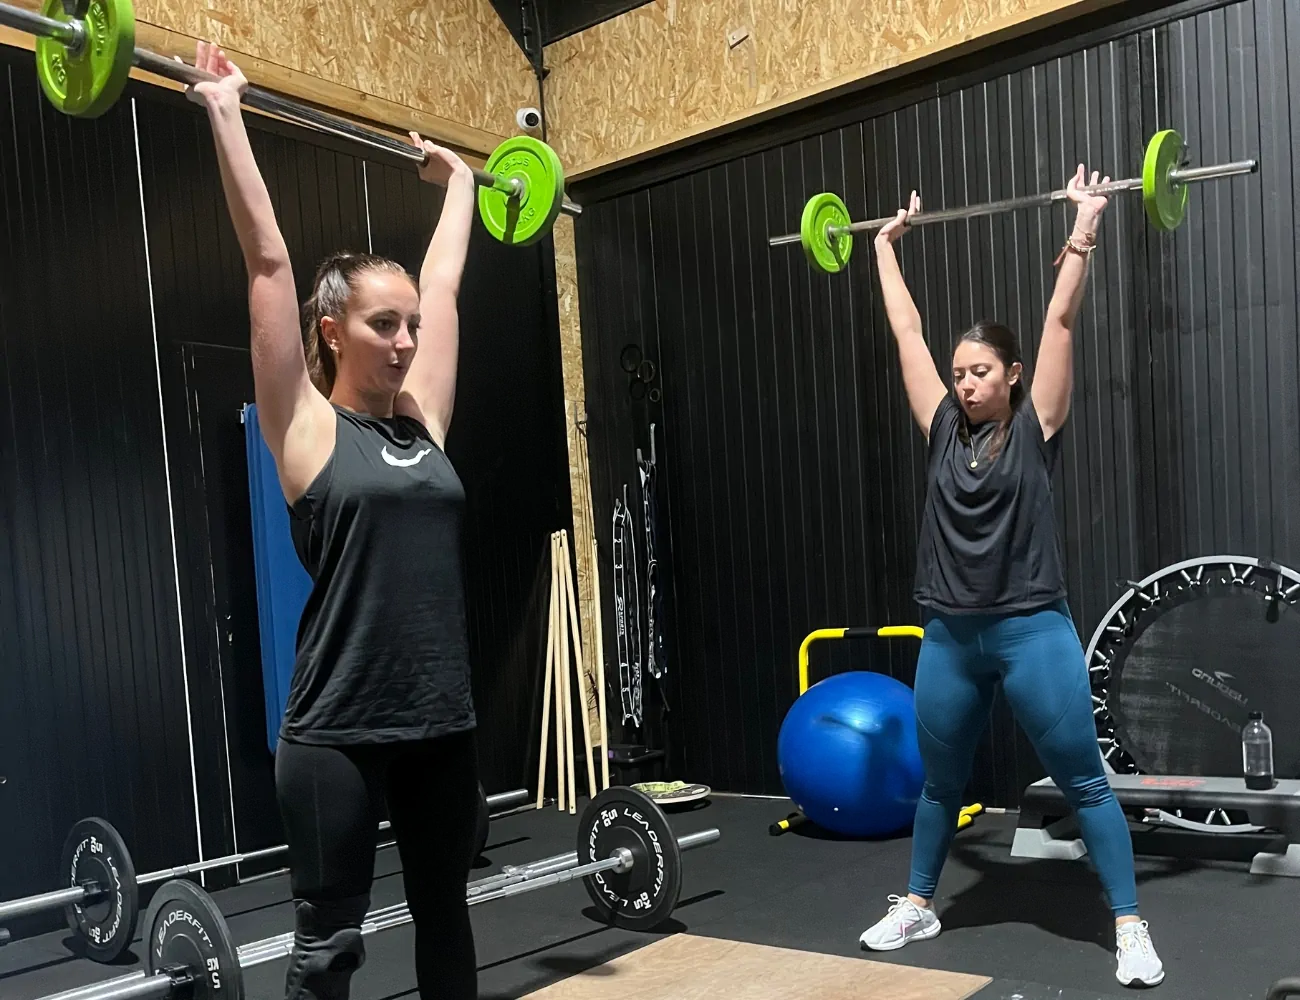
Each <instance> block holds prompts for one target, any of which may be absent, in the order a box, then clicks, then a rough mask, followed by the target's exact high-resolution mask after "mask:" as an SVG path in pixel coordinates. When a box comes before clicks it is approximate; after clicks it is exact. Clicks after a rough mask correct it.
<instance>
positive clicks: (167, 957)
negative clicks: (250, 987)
mask: <svg viewBox="0 0 1300 1000" xmlns="http://www.w3.org/2000/svg"><path fill="white" fill-rule="evenodd" d="M145 929H146V932H147V933H148V935H149V938H148V941H147V942H146V943H147V945H148V948H149V953H148V955H147V957H146V958H145V969H146V971H147V972H148V973H149V974H150V975H154V974H155V973H159V972H169V973H173V974H174V973H175V972H177V971H180V970H185V971H188V972H189V974H190V975H191V976H192V977H193V983H194V986H193V993H192V994H191V996H192V998H193V1000H243V997H244V979H243V974H242V972H241V971H240V968H239V955H238V952H236V951H235V945H234V942H233V941H231V939H230V928H228V927H227V926H226V920H225V918H224V917H223V916H222V915H221V911H220V910H219V909H217V904H216V903H214V902H213V901H212V897H211V896H209V895H208V894H207V893H206V892H204V891H203V890H202V889H200V888H199V887H198V886H197V885H195V884H194V883H193V882H186V881H184V880H183V879H174V880H172V881H171V882H165V883H164V884H163V885H162V886H161V887H160V888H159V889H158V891H157V892H156V893H154V897H153V902H151V903H150V904H149V912H148V914H147V915H146V916H145Z"/></svg>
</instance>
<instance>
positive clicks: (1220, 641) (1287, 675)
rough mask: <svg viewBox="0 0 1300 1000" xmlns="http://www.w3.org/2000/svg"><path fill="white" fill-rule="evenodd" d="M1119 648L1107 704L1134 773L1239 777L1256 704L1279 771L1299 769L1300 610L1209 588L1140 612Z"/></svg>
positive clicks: (1288, 773)
mask: <svg viewBox="0 0 1300 1000" xmlns="http://www.w3.org/2000/svg"><path fill="white" fill-rule="evenodd" d="M1143 618H1144V621H1143V622H1142V624H1143V625H1144V626H1145V627H1143V628H1141V630H1140V632H1139V633H1138V635H1137V636H1136V638H1135V639H1134V640H1133V641H1132V642H1131V644H1129V645H1127V646H1123V647H1120V650H1119V657H1118V660H1117V663H1116V668H1115V676H1116V678H1117V680H1116V681H1114V682H1113V685H1112V690H1111V695H1110V699H1109V707H1110V711H1111V715H1112V716H1113V718H1114V720H1115V727H1116V733H1117V735H1118V736H1119V739H1120V743H1121V745H1122V746H1123V747H1124V749H1125V750H1127V751H1128V752H1129V753H1130V754H1131V755H1132V756H1133V759H1134V760H1135V761H1136V763H1137V765H1138V767H1139V768H1140V769H1141V770H1142V771H1146V772H1150V773H1154V774H1194V775H1240V774H1241V771H1242V760H1241V727H1242V726H1243V725H1245V723H1246V720H1247V713H1248V712H1250V711H1252V710H1256V709H1258V710H1259V711H1261V712H1263V713H1264V721H1265V722H1266V723H1268V724H1269V728H1270V729H1271V730H1272V732H1273V764H1274V770H1275V773H1276V774H1277V775H1278V776H1279V777H1296V776H1297V775H1300V727H1297V724H1296V723H1297V721H1300V684H1297V683H1296V679H1297V671H1296V664H1297V660H1300V614H1297V612H1296V610H1295V609H1294V608H1292V607H1291V606H1289V605H1286V604H1283V603H1281V602H1273V603H1270V602H1266V601H1265V599H1264V597H1263V596H1262V595H1261V594H1259V593H1257V592H1255V591H1253V590H1250V589H1247V588H1231V589H1217V588H1216V589H1213V590H1206V591H1202V592H1200V593H1199V594H1196V595H1194V596H1190V597H1189V598H1187V599H1186V600H1184V601H1183V602H1182V603H1179V604H1176V605H1174V606H1172V607H1166V608H1163V609H1161V610H1160V611H1159V613H1156V612H1150V613H1148V615H1144V616H1143Z"/></svg>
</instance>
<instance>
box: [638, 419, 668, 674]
mask: <svg viewBox="0 0 1300 1000" xmlns="http://www.w3.org/2000/svg"><path fill="white" fill-rule="evenodd" d="M636 465H637V470H638V472H639V473H640V475H641V515H642V517H643V518H644V519H645V565H646V570H645V576H646V592H647V593H646V657H645V665H646V670H648V671H649V672H650V676H651V677H653V678H655V679H656V680H658V679H659V678H661V677H663V675H664V673H665V672H666V671H667V664H666V663H665V661H664V655H663V623H662V621H661V619H660V611H661V609H662V601H661V598H660V596H659V561H658V560H657V559H656V558H655V522H656V515H657V505H656V502H655V482H656V480H657V478H658V468H657V465H656V459H655V425H654V424H651V425H650V460H649V461H645V460H644V459H643V458H642V455H641V449H640V448H638V449H637V450H636Z"/></svg>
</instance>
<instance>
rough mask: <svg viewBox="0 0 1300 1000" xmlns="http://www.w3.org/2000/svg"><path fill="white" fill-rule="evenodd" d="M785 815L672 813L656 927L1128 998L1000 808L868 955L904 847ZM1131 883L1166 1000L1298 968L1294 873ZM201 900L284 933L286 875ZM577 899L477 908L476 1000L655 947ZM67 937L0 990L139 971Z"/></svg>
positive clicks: (252, 974)
mask: <svg viewBox="0 0 1300 1000" xmlns="http://www.w3.org/2000/svg"><path fill="white" fill-rule="evenodd" d="M789 808H790V806H789V803H788V802H786V801H783V800H771V799H741V798H732V797H724V796H715V797H714V798H713V800H712V801H711V802H709V803H707V804H705V806H704V807H703V808H699V809H696V810H694V811H692V812H688V813H676V814H672V815H671V816H670V819H671V820H672V822H673V824H674V827H675V829H676V830H677V831H678V832H679V833H686V832H690V831H692V830H698V829H702V828H705V827H708V826H717V827H719V828H720V829H721V830H722V840H721V841H719V842H718V843H717V844H714V845H713V846H711V847H706V848H703V849H701V850H697V851H692V852H691V853H689V854H687V855H685V856H684V864H683V867H684V885H683V890H682V900H681V904H680V906H679V908H678V910H677V913H676V915H675V921H676V923H675V924H670V925H669V926H668V927H667V928H665V931H668V932H670V931H672V930H673V929H678V930H689V931H690V932H691V933H693V934H697V935H704V936H709V937H720V938H729V939H734V940H740V941H750V942H755V943H759V944H768V945H775V946H779V947H787V948H797V949H802V950H806V951H813V952H823V953H829V954H838V955H862V956H864V957H870V958H872V959H875V960H877V961H886V962H899V963H903V964H907V965H913V966H923V967H927V968H932V969H943V970H948V971H953V972H969V973H977V974H982V975H986V976H991V977H993V980H994V981H993V982H992V983H991V984H990V985H989V986H988V987H986V988H985V989H984V990H983V991H981V993H980V994H979V995H978V997H979V1000H1005V998H1011V997H1014V996H1018V997H1019V998H1021V1000H1045V998H1047V997H1052V998H1054V1000H1085V998H1088V1000H1095V998H1098V997H1114V996H1117V995H1124V994H1128V993H1129V991H1126V990H1124V989H1123V988H1122V987H1120V986H1119V984H1118V983H1116V981H1115V979H1114V958H1113V956H1112V954H1111V949H1112V943H1111V937H1112V935H1111V933H1110V931H1109V924H1110V921H1109V914H1108V912H1107V910H1106V909H1105V907H1104V906H1103V904H1102V902H1101V898H1100V892H1099V888H1098V886H1097V883H1096V880H1095V878H1094V877H1093V875H1092V873H1091V872H1090V871H1089V870H1088V868H1087V867H1086V866H1085V865H1084V864H1082V863H1078V862H1073V863H1070V862H1049V861H1022V860H1020V859H1013V858H1011V857H1010V856H1009V853H1008V845H1009V844H1010V841H1011V831H1012V829H1013V826H1014V818H1013V817H1011V816H997V815H986V816H982V817H980V818H979V820H977V822H976V824H975V826H974V827H973V828H971V829H969V830H966V831H964V832H963V833H962V834H960V835H959V837H958V839H957V842H956V844H955V846H954V851H953V856H952V860H951V861H950V863H949V865H948V867H947V868H946V869H945V871H944V876H943V881H942V882H941V883H940V887H939V888H940V895H941V899H940V907H941V909H940V915H941V917H942V919H943V923H944V932H943V934H941V935H940V936H939V937H938V938H937V939H935V940H934V941H929V942H919V943H917V944H913V945H911V946H909V947H907V948H905V949H903V950H901V951H898V952H893V953H889V954H884V955H870V956H868V955H867V954H866V953H864V952H862V951H860V949H859V946H858V943H857V939H858V934H859V933H861V931H862V929H863V928H864V927H865V926H866V925H867V924H868V923H869V922H871V921H873V920H874V919H876V918H877V917H878V916H879V915H880V914H881V913H882V912H883V909H884V907H885V906H886V905H887V904H886V899H885V897H886V896H887V895H888V894H889V893H891V892H898V891H899V890H900V887H901V886H903V885H904V884H905V883H906V875H907V862H908V852H909V848H910V841H909V840H908V839H907V838H899V839H895V840H889V841H878V842H872V843H861V842H848V841H836V840H828V839H819V838H817V837H814V836H804V835H800V834H799V833H788V834H786V835H784V836H782V837H777V838H773V837H769V836H768V834H767V827H768V824H769V823H770V822H771V821H772V820H773V819H778V818H780V817H782V816H784V815H785V814H786V813H787V812H788V811H789ZM575 825H576V824H575V822H574V820H573V818H571V817H569V816H568V815H567V814H566V815H561V814H559V813H557V811H556V810H555V809H554V808H550V809H547V810H545V811H544V812H542V813H537V812H533V811H528V812H524V813H520V814H516V815H511V816H505V817H501V818H499V819H497V820H496V821H494V823H493V825H492V833H491V836H490V837H489V841H488V851H487V858H489V859H490V860H491V862H492V867H496V866H499V865H501V864H512V863H515V864H517V863H521V862H525V861H530V860H535V859H537V858H541V857H545V856H548V855H551V854H559V853H563V852H565V851H569V850H572V849H573V844H572V837H573V830H574V827H575ZM488 870H489V869H487V868H485V869H484V872H483V874H486V873H487V871H488ZM376 874H377V880H376V883H375V891H374V899H373V905H374V906H376V907H378V906H384V905H387V904H390V903H395V902H398V901H400V900H401V898H402V888H401V877H400V868H399V863H398V859H397V855H396V852H395V851H393V850H391V849H390V850H386V851H382V852H381V853H380V856H379V859H378V862H377V866H376ZM1138 891H1139V897H1140V899H1141V902H1142V913H1143V916H1144V917H1145V918H1146V919H1147V920H1149V921H1150V924H1151V931H1152V937H1153V940H1154V941H1155V943H1156V945H1157V947H1158V948H1159V951H1160V955H1161V958H1162V959H1163V960H1164V963H1165V968H1166V969H1167V977H1166V980H1165V982H1164V984H1163V985H1161V986H1160V987H1158V990H1157V993H1158V995H1160V996H1161V997H1164V998H1166V1000H1234V998H1241V1000H1246V998H1260V997H1262V996H1263V993H1264V990H1265V988H1266V987H1267V986H1268V984H1269V983H1270V982H1272V981H1273V980H1274V979H1277V978H1279V977H1281V976H1284V975H1291V974H1296V973H1300V947H1298V942H1300V934H1298V933H1297V929H1298V926H1300V907H1298V906H1297V900H1298V899H1300V885H1297V884H1296V882H1295V881H1293V880H1291V879H1285V878H1269V877H1252V876H1251V875H1250V874H1249V872H1248V870H1247V866H1246V865H1245V864H1241V863H1236V862H1186V861H1172V860H1167V859H1158V858H1152V857H1139V860H1138ZM215 895H216V899H217V902H218V903H219V905H220V906H221V908H222V910H223V911H224V912H225V914H226V916H227V919H228V920H229V922H230V927H231V931H232V934H233V935H234V938H235V940H236V942H238V943H244V942H247V941H251V940H254V939H257V938H263V937H269V936H271V935H274V934H279V933H281V932H283V931H286V930H289V929H290V927H291V914H290V907H289V904H288V885H287V880H286V879H285V878H284V877H283V876H276V877H272V878H269V879H265V880H262V881H257V882H252V883H248V884H246V885H243V886H239V887H237V888H233V889H226V890H222V891H220V892H218V893H216V894H215ZM588 908H589V903H588V899H587V895H586V892H585V890H584V889H583V887H582V886H581V885H580V884H569V885H562V886H557V887H554V888H550V889H542V890H539V891H537V892H534V893H529V894H526V895H523V896H518V897H515V898H513V899H508V900H503V901H498V902H492V903H487V904H484V905H483V906H479V907H476V908H475V909H474V911H473V913H474V927H475V938H476V941H477V943H478V958H479V970H480V972H479V995H480V997H481V998H484V1000H486V998H507V997H519V996H523V995H525V994H527V993H530V992H532V991H534V990H538V989H541V988H542V987H544V986H547V985H549V984H551V983H554V982H556V981H558V980H561V979H563V978H565V977H567V976H569V975H571V974H573V973H575V972H578V971H581V970H584V969H588V968H591V967H593V966H596V965H600V964H602V963H604V962H606V961H608V960H610V959H612V958H614V957H616V956H618V955H620V954H623V953H625V952H628V951H631V950H633V949H635V948H637V947H639V946H641V945H642V944H645V943H647V942H648V941H649V940H652V939H653V936H650V935H645V934H635V933H630V932H625V931H620V930H615V929H610V928H606V927H604V926H601V925H599V924H597V923H595V922H593V920H592V917H591V915H590V913H589V912H586V911H588ZM66 938H67V935H66V934H64V933H52V934H48V935H45V936H43V937H38V938H29V939H25V940H19V941H15V942H14V943H12V944H11V945H9V946H7V947H5V948H0V997H2V998H3V1000H30V998H34V997H40V996H45V995H47V994H50V993H54V992H57V991H60V990H64V989H68V988H71V987H74V986H80V985H84V984H86V983H89V982H90V981H92V980H94V979H103V978H108V977H110V976H114V975H122V974H123V973H125V972H129V971H131V970H133V969H134V968H135V967H136V963H135V955H136V954H138V953H139V950H140V949H139V947H138V946H137V947H136V948H134V949H133V951H132V952H129V953H128V955H127V956H126V957H125V959H124V964H123V965H122V966H121V967H116V968H106V967H104V966H100V965H96V964H94V963H92V962H89V961H86V960H82V959H77V958H73V957H71V956H70V955H69V953H68V951H67V948H66V947H65V945H64V941H65V939H66ZM366 948H367V951H368V956H369V957H368V960H367V962H366V965H365V967H364V968H363V969H362V970H361V971H360V972H359V973H358V974H357V976H356V978H355V979H354V981H353V983H354V985H353V992H352V995H353V997H354V998H355V1000H398V998H404V997H415V996H416V993H415V978H414V971H413V969H412V965H411V928H410V927H409V926H407V927H402V928H398V929H396V930H392V931H387V932H384V933H382V934H377V935H372V936H370V937H368V938H367V939H366ZM283 972H284V963H283V961H281V962H275V963H270V964H267V965H263V966H260V967H258V968H255V969H251V970H248V972H247V973H246V987H247V994H248V997H249V1000H278V997H279V996H280V995H281V984H282V976H283ZM885 1000H887V998H885Z"/></svg>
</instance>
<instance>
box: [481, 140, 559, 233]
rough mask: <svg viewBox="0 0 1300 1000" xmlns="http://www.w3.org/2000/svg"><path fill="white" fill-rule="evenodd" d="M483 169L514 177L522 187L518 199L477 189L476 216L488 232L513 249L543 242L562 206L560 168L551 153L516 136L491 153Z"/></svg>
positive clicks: (534, 143) (531, 141) (547, 147)
mask: <svg viewBox="0 0 1300 1000" xmlns="http://www.w3.org/2000/svg"><path fill="white" fill-rule="evenodd" d="M484 169H485V170H487V171H488V172H489V173H491V174H495V175H496V176H498V177H517V178H519V180H521V181H522V182H523V184H524V196H523V197H522V198H511V197H510V196H509V195H507V194H506V193H505V192H504V191H497V190H495V189H494V188H488V187H481V188H479V191H478V208H479V216H480V217H481V218H482V219H483V224H484V225H485V226H486V227H487V229H488V232H490V233H491V234H492V235H493V236H494V237H496V238H497V239H498V240H500V241H501V242H502V243H509V244H511V245H514V246H527V245H529V244H530V243H536V242H537V241H538V240H540V239H543V238H544V237H545V236H546V234H547V233H549V232H550V231H551V229H552V227H553V226H554V225H555V220H556V219H557V218H558V217H559V215H560V207H561V206H562V205H563V204H564V167H563V166H562V165H561V163H560V158H559V157H558V156H556V155H555V150H553V149H551V147H550V146H548V145H546V143H544V142H542V141H540V140H538V139H534V138H533V137H532V136H530V135H517V136H514V137H513V138H511V139H507V140H506V141H505V142H503V143H502V144H501V145H500V146H498V147H497V148H496V149H495V150H493V152H492V155H491V156H490V157H489V158H488V161H487V164H486V165H485V167H484Z"/></svg>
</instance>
